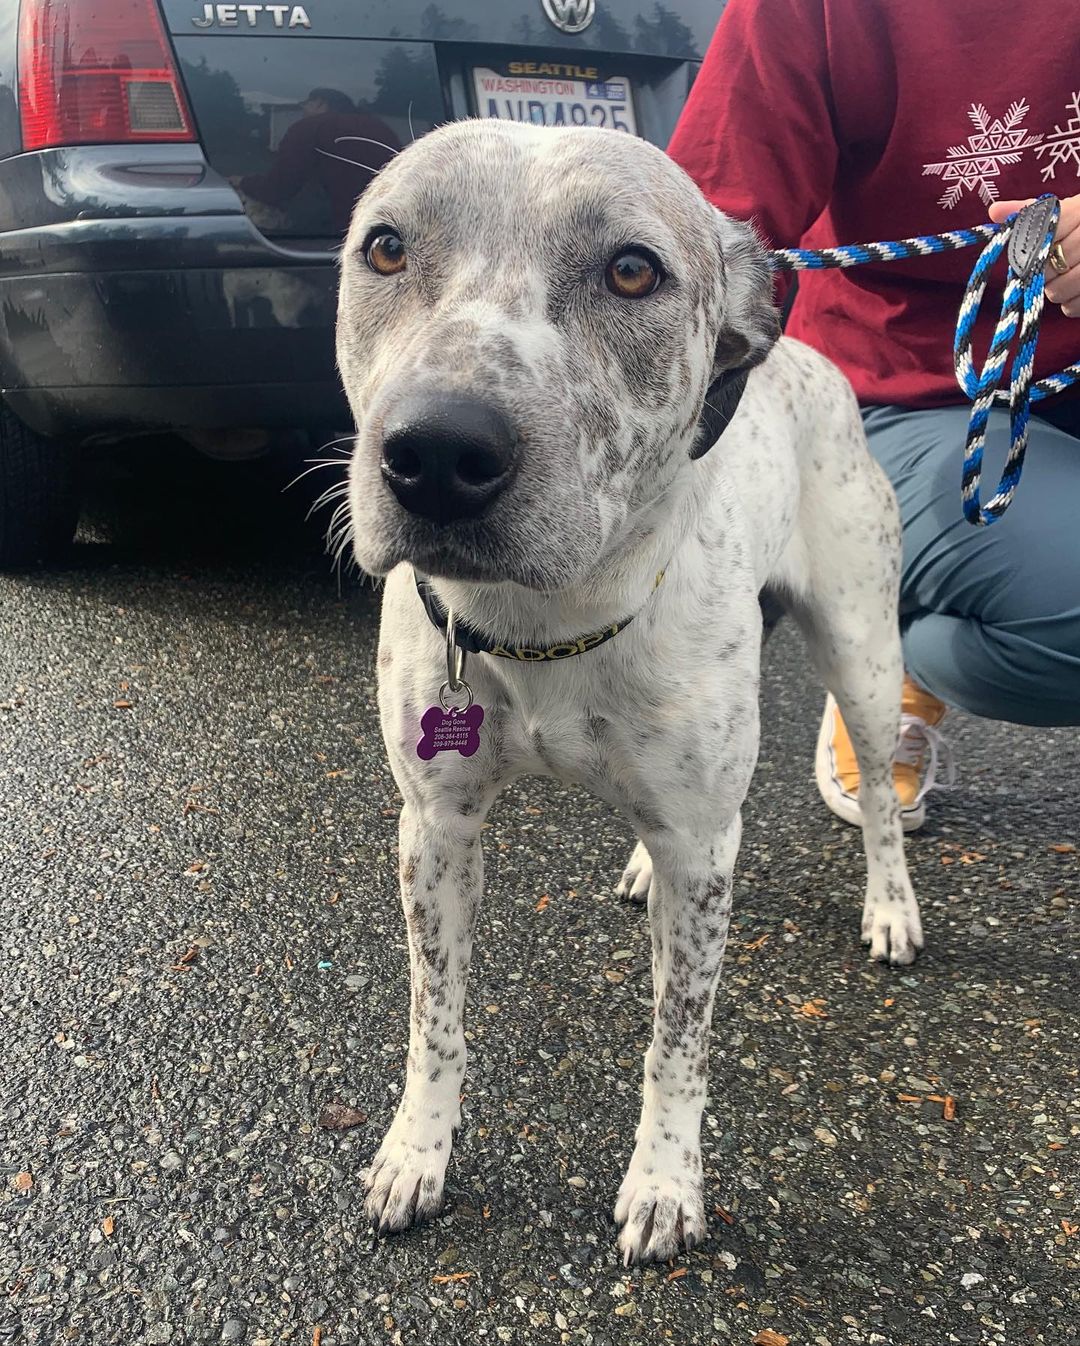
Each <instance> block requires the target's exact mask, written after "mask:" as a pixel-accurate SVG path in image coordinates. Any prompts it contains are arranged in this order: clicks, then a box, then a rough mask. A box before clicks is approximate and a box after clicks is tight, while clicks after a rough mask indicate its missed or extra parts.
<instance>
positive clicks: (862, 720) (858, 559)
mask: <svg viewBox="0 0 1080 1346" xmlns="http://www.w3.org/2000/svg"><path fill="white" fill-rule="evenodd" d="M859 437H860V438H861V430H860V431H859ZM838 453H839V451H838ZM837 456H838V455H837ZM855 465H856V468H857V470H855V471H852V472H851V473H850V474H849V475H846V476H843V477H842V478H841V480H840V481H839V482H836V483H831V484H828V485H829V489H828V490H827V491H826V492H822V493H821V494H820V495H819V496H818V498H817V502H816V503H815V505H814V507H813V509H812V510H809V511H807V514H809V515H812V517H813V520H814V522H813V525H812V526H813V528H814V529H815V532H816V533H817V536H816V537H813V538H811V539H809V543H810V545H809V547H808V552H809V554H810V555H811V556H812V557H813V562H812V567H811V569H812V574H811V577H810V585H809V587H808V590H807V591H806V592H805V593H804V596H803V597H802V598H801V599H799V600H798V601H796V602H795V603H794V604H793V605H792V609H791V610H792V613H793V615H794V616H795V617H796V619H797V620H798V622H799V625H800V627H801V628H802V631H803V635H804V636H805V638H806V643H807V646H808V648H809V651H810V656H811V658H812V659H813V661H814V663H815V665H816V667H817V669H818V672H819V673H820V674H821V676H822V678H823V680H824V682H825V685H826V686H827V687H828V689H829V691H831V692H832V694H833V695H834V696H835V697H836V700H837V702H838V704H839V706H840V710H841V713H842V714H843V716H844V722H845V724H846V725H847V727H848V732H849V733H850V735H851V741H852V744H853V746H854V748H855V755H856V757H857V758H858V763H859V809H860V812H861V813H862V818H863V845H864V847H865V850H866V900H865V903H864V906H863V919H862V938H863V942H864V943H866V944H869V945H870V956H871V957H872V958H879V959H888V960H889V962H891V963H910V962H912V961H913V960H914V958H915V954H916V951H917V950H919V949H921V948H922V945H923V935H922V925H921V922H920V919H919V907H918V903H917V902H916V900H915V894H914V891H913V890H912V887H911V880H910V878H909V877H908V871H907V861H906V859H905V857H904V840H903V831H902V829H901V822H900V805H899V801H898V799H897V796H896V790H895V788H894V786H893V777H892V759H893V753H894V751H895V749H896V742H897V735H898V732H899V727H900V688H901V683H902V680H903V662H902V657H901V653H900V629H899V617H898V611H897V592H898V586H899V572H900V528H899V522H898V518H897V510H896V501H895V498H894V497H893V494H892V489H891V487H890V486H889V484H888V482H887V481H886V480H885V477H884V474H883V473H882V472H881V471H880V469H879V468H878V467H877V465H876V464H875V463H873V462H872V461H871V460H870V459H869V458H866V457H864V452H862V451H861V452H860V453H859V455H858V457H857V459H856V463H855Z"/></svg>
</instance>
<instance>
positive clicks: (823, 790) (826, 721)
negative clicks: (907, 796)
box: [814, 698, 926, 832]
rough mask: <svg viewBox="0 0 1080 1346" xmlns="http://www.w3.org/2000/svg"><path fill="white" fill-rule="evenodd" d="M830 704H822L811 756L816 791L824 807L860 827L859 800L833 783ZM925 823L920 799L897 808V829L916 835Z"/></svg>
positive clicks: (922, 804) (923, 804)
mask: <svg viewBox="0 0 1080 1346" xmlns="http://www.w3.org/2000/svg"><path fill="white" fill-rule="evenodd" d="M831 711H832V704H831V698H830V704H827V705H826V710H825V714H824V715H822V717H821V728H820V729H819V730H818V738H817V749H816V751H815V753H814V779H815V780H816V781H817V787H818V792H819V793H820V795H821V797H822V799H823V800H824V801H825V807H826V808H828V809H829V810H830V811H831V812H832V813H835V814H836V816H837V817H838V818H840V819H842V820H843V821H844V822H845V823H850V824H851V826H852V827H862V825H863V818H862V809H860V808H859V801H858V800H857V799H852V797H851V796H850V795H849V794H846V793H845V792H844V791H843V790H842V789H841V788H840V786H839V784H838V783H837V780H836V777H835V776H834V775H833V769H832V746H831V741H832V714H831ZM925 822H926V804H925V803H924V802H922V801H921V800H920V802H919V803H918V804H915V805H913V806H912V807H911V808H903V807H901V809H900V826H901V828H902V829H903V831H905V832H917V831H918V830H919V828H920V827H922V825H923V823H925Z"/></svg>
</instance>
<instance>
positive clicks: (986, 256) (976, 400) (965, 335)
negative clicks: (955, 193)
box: [769, 195, 1080, 527]
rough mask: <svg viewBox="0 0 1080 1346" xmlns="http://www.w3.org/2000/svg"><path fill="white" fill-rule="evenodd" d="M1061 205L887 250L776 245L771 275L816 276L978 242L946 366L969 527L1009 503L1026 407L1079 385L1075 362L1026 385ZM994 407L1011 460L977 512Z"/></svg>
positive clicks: (985, 522)
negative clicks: (993, 285)
mask: <svg viewBox="0 0 1080 1346" xmlns="http://www.w3.org/2000/svg"><path fill="white" fill-rule="evenodd" d="M1060 215H1061V202H1060V201H1059V200H1058V199H1057V197H1056V196H1052V195H1046V196H1040V197H1039V198H1038V199H1037V200H1035V201H1032V202H1031V203H1030V204H1029V205H1027V206H1024V207H1023V208H1022V209H1021V210H1019V211H1017V212H1016V213H1015V214H1014V215H1010V216H1009V218H1008V219H1007V220H1005V221H1004V222H1003V223H1002V224H977V225H974V226H973V227H972V228H970V229H952V230H947V231H946V232H944V233H941V234H919V235H916V236H915V237H913V238H902V239H897V240H894V241H892V242H889V243H849V244H842V245H840V246H837V247H834V248H778V249H776V251H774V252H772V253H770V255H769V260H770V262H771V263H772V265H773V267H774V268H775V269H776V270H778V271H816V270H822V269H824V268H827V267H828V268H831V267H849V266H862V265H863V264H864V263H867V262H898V261H903V260H905V259H909V258H912V257H929V256H933V255H934V254H936V253H939V252H949V251H952V250H954V249H959V248H969V247H972V246H974V245H975V244H976V243H983V244H984V245H985V246H984V247H983V250H982V252H980V254H979V256H978V259H977V260H976V262H975V265H974V267H973V268H972V271H971V277H970V279H969V280H968V283H967V286H966V287H965V289H964V297H963V299H962V301H961V304H960V311H959V313H958V315H957V319H956V332H955V336H954V338H953V363H954V366H955V369H956V379H957V382H958V383H959V384H960V387H961V389H962V390H963V392H964V394H965V395H966V396H967V397H968V398H969V399H970V401H971V403H972V407H971V415H970V417H969V419H968V432H967V440H966V442H965V445H964V465H963V473H962V476H961V501H962V505H963V511H964V517H965V518H966V519H967V521H968V522H969V523H971V524H975V525H977V526H982V527H988V526H989V525H990V524H992V523H995V522H996V521H997V520H998V519H1000V518H1001V516H1002V515H1003V514H1004V513H1005V511H1006V510H1007V509H1008V508H1009V505H1010V504H1011V503H1012V500H1013V496H1014V495H1015V494H1016V488H1017V486H1018V485H1019V482H1020V474H1021V472H1022V471H1023V467H1024V457H1025V455H1026V453H1027V440H1028V422H1029V421H1030V419H1031V404H1032V403H1033V402H1038V401H1041V400H1042V399H1043V398H1044V397H1053V396H1054V395H1055V394H1057V393H1061V392H1064V391H1065V390H1066V389H1067V388H1071V387H1073V386H1075V385H1076V384H1078V383H1080V360H1076V361H1074V362H1073V363H1072V364H1070V365H1067V366H1066V367H1065V369H1063V370H1061V372H1060V373H1058V374H1048V375H1046V376H1045V377H1044V378H1041V379H1039V380H1038V381H1033V371H1034V366H1035V351H1036V348H1037V347H1038V343H1039V324H1040V321H1041V319H1042V312H1043V306H1044V302H1045V289H1046V286H1045V279H1044V273H1043V268H1044V266H1045V265H1046V262H1047V258H1048V257H1049V255H1050V249H1051V248H1052V247H1053V244H1054V234H1055V233H1056V232H1057V225H1058V220H1059V218H1060ZM1006 249H1008V256H1007V261H1008V272H1007V275H1006V279H1005V288H1004V293H1003V295H1002V301H1001V313H1000V316H999V317H998V321H997V326H996V328H995V329H994V335H993V338H992V339H991V342H990V349H989V351H988V352H987V355H986V359H985V361H984V362H983V367H982V370H981V371H980V372H977V371H976V369H975V363H974V360H973V358H972V353H971V341H972V334H973V332H974V329H975V321H976V319H977V317H978V315H979V308H980V306H981V304H982V301H983V296H984V295H985V293H986V285H987V280H988V278H989V274H990V271H991V270H992V268H993V266H994V264H995V263H996V262H997V261H998V260H999V259H1000V258H1001V256H1002V254H1003V253H1005V252H1006ZM1014 340H1015V341H1016V352H1015V354H1014V356H1013V360H1012V365H1011V367H1010V369H1009V386H1008V387H1007V388H1002V387H1001V386H1000V384H1001V381H1002V377H1003V375H1004V372H1005V366H1006V364H1007V363H1008V358H1009V351H1010V349H1011V347H1012V344H1013V341H1014ZM995 403H1001V404H1007V405H1008V407H1009V424H1010V442H1009V453H1008V456H1007V458H1006V460H1005V466H1004V468H1003V469H1002V473H1001V479H1000V481H999V482H998V485H997V489H996V491H995V492H994V495H993V496H992V498H991V499H990V500H989V501H988V502H987V503H986V505H985V506H984V505H982V503H981V501H980V485H981V480H982V462H983V451H984V449H985V447H986V426H987V422H988V421H989V418H990V411H991V409H992V408H993V406H994V404H995Z"/></svg>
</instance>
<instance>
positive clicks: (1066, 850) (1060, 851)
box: [1050, 841, 1076, 855]
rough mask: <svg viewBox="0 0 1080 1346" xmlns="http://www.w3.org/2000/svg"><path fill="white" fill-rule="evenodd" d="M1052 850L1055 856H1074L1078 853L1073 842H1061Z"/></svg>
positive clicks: (1052, 847)
mask: <svg viewBox="0 0 1080 1346" xmlns="http://www.w3.org/2000/svg"><path fill="white" fill-rule="evenodd" d="M1050 849H1051V850H1052V851H1053V852H1054V854H1055V855H1072V854H1073V853H1074V852H1075V851H1076V847H1075V846H1074V845H1073V844H1072V842H1071V841H1059V842H1058V844H1057V845H1056V846H1051V847H1050Z"/></svg>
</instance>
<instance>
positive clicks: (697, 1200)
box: [615, 1161, 705, 1266]
mask: <svg viewBox="0 0 1080 1346" xmlns="http://www.w3.org/2000/svg"><path fill="white" fill-rule="evenodd" d="M615 1223H616V1224H618V1225H621V1226H622V1227H621V1228H620V1230H619V1250H620V1251H621V1253H622V1256H623V1263H624V1265H625V1266H633V1265H634V1264H635V1263H636V1262H666V1261H667V1260H668V1258H669V1257H675V1256H676V1255H677V1254H678V1253H680V1252H681V1251H682V1250H683V1248H685V1249H686V1251H687V1252H690V1250H691V1249H692V1248H694V1247H695V1246H696V1245H697V1244H699V1243H701V1242H702V1240H703V1239H704V1238H705V1205H704V1202H703V1200H702V1195H701V1179H700V1178H697V1177H693V1176H691V1175H690V1173H689V1172H687V1173H668V1172H661V1171H660V1170H655V1171H654V1172H652V1173H646V1172H645V1171H644V1170H643V1169H640V1168H638V1166H637V1165H636V1164H635V1163H634V1162H633V1161H631V1164H630V1168H629V1170H628V1172H627V1174H626V1177H625V1178H624V1179H623V1183H622V1186H621V1187H620V1188H619V1199H618V1201H617V1202H616V1203H615Z"/></svg>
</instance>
